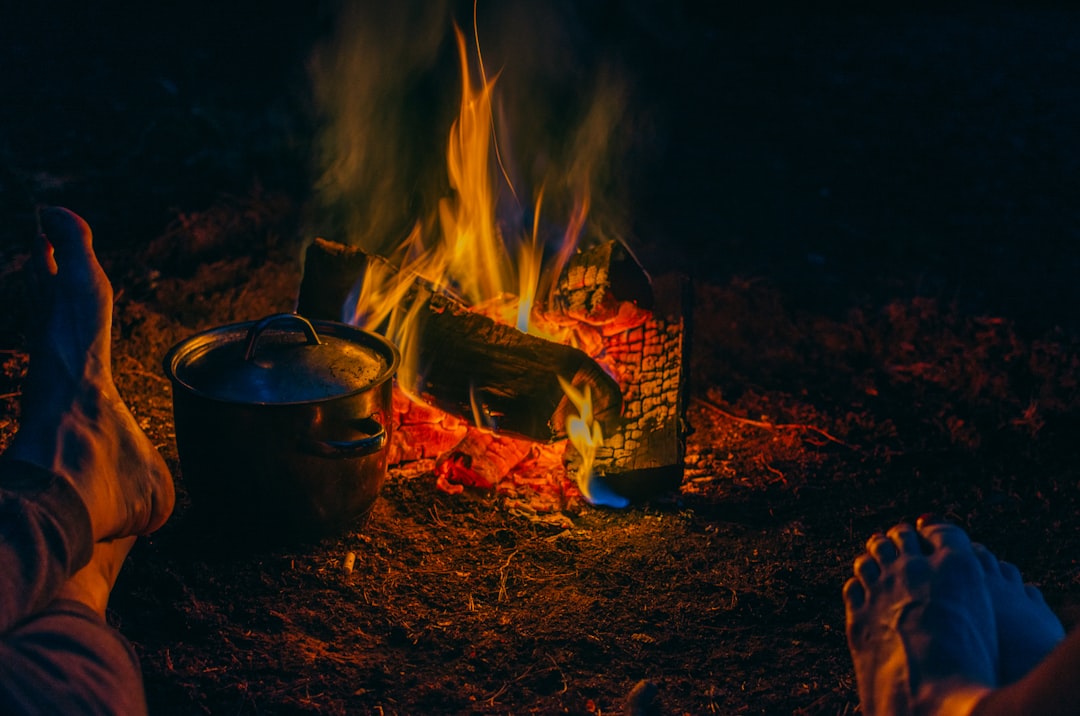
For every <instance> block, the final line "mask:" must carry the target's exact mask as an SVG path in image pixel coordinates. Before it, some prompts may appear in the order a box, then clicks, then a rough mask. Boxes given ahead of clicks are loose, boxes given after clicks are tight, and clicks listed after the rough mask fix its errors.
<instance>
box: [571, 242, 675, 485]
mask: <svg viewBox="0 0 1080 716" xmlns="http://www.w3.org/2000/svg"><path fill="white" fill-rule="evenodd" d="M619 251H620V250H619V247H618V246H616V245H615V244H614V242H608V244H607V245H606V247H605V245H600V246H598V247H594V248H593V249H591V250H590V251H584V252H581V253H579V254H577V255H576V256H575V257H574V258H573V259H572V261H571V262H570V264H569V265H568V267H567V270H566V271H565V273H564V276H563V278H562V280H561V281H560V283H559V291H558V294H557V295H556V297H555V300H554V301H553V305H560V304H561V305H562V306H565V307H566V308H565V310H566V312H567V314H568V315H572V316H573V317H575V318H577V319H579V320H583V321H586V322H588V323H590V324H592V325H594V326H596V327H597V329H598V330H599V332H600V334H601V336H602V338H601V353H602V356H603V357H602V360H603V362H604V363H605V365H607V366H609V367H611V368H612V369H613V370H614V372H615V376H616V379H617V381H618V383H619V387H620V389H621V391H622V397H623V420H622V422H621V424H620V425H619V426H618V427H617V429H616V430H614V431H611V432H608V431H605V432H604V444H603V446H602V447H600V448H599V449H598V450H597V454H596V459H595V463H594V465H593V471H594V472H595V473H598V474H601V475H604V476H605V478H606V480H607V482H608V484H609V485H610V486H611V487H612V488H613V489H615V490H616V491H617V492H619V493H620V494H623V495H625V496H628V497H631V498H641V497H647V496H649V495H652V494H656V493H657V492H661V491H666V490H671V489H675V488H677V487H678V485H679V484H680V483H681V482H682V477H683V462H684V458H685V455H686V438H687V435H688V432H689V428H688V424H687V422H686V410H687V400H688V392H687V389H688V380H687V378H688V369H689V355H690V325H689V315H690V312H689V296H690V291H689V284H688V282H687V280H686V279H685V278H684V277H682V276H679V275H674V274H671V275H665V276H662V277H658V278H657V279H653V280H651V281H650V280H649V279H648V277H647V276H646V275H645V273H644V271H643V270H641V269H640V267H638V266H637V264H636V262H633V261H632V257H629V256H620V253H619ZM616 263H618V264H619V268H618V272H617V273H616V270H615V269H614V268H613V267H614V266H615V264H616ZM635 267H636V268H637V270H638V271H639V272H640V276H641V279H635V278H634V276H633V272H634V269H635ZM615 275H619V276H620V277H621V278H620V279H619V282H618V283H616V282H615V281H614V280H613V276H615ZM643 285H647V286H649V289H650V291H649V293H650V296H649V297H645V298H643V297H642V295H641V294H642V288H641V287H642V286H643ZM646 306H648V307H650V310H645V307H646ZM567 457H568V461H569V468H568V469H570V470H576V468H577V464H578V462H579V460H580V457H579V456H578V455H577V453H576V451H574V450H568V451H567Z"/></svg>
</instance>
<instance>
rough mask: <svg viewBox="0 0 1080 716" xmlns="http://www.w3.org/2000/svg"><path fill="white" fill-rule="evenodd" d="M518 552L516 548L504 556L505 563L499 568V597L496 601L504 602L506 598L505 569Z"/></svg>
mask: <svg viewBox="0 0 1080 716" xmlns="http://www.w3.org/2000/svg"><path fill="white" fill-rule="evenodd" d="M517 553H518V550H516V549H515V550H514V551H513V552H511V553H510V556H509V557H507V558H506V563H505V564H503V566H502V567H500V568H499V597H498V601H500V602H504V601H506V599H507V596H506V570H507V569H509V568H510V560H512V559H513V558H514V555H515V554H517Z"/></svg>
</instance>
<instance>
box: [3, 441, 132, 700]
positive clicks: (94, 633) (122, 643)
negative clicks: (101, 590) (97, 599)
mask: <svg viewBox="0 0 1080 716" xmlns="http://www.w3.org/2000/svg"><path fill="white" fill-rule="evenodd" d="M93 547H94V545H93V536H92V532H91V526H90V515H89V514H88V513H87V511H86V507H85V505H83V503H82V500H81V499H80V498H79V496H78V494H77V493H76V492H75V490H74V488H72V487H71V486H70V485H69V484H68V483H67V481H66V480H64V479H63V478H60V477H58V476H56V475H53V474H52V473H50V472H48V471H46V470H42V469H41V468H38V467H35V466H33V465H29V464H27V463H22V462H18V461H14V460H0V713H2V714H11V715H12V716H14V715H17V714H64V715H65V716H67V715H68V714H122V715H123V716H132V715H134V716H138V715H139V714H145V713H146V697H145V694H144V691H143V684H142V675H141V672H140V670H139V663H138V659H137V658H136V656H135V652H134V651H133V650H132V648H131V645H130V644H129V643H128V642H127V640H126V639H124V637H123V636H121V635H120V633H119V632H117V631H116V630H115V629H113V628H111V627H110V626H109V625H108V624H106V623H105V622H104V620H102V619H101V617H100V616H99V615H98V614H96V613H95V612H94V611H93V610H92V609H91V608H90V607H88V606H86V605H84V604H81V603H80V602H75V601H70V600H63V599H57V598H56V595H57V594H58V592H59V591H60V589H61V587H63V585H64V584H65V582H66V581H67V579H68V577H70V576H71V575H73V574H74V573H75V572H76V571H78V570H79V569H80V568H82V567H83V566H85V565H86V564H87V563H88V562H89V561H90V557H91V554H92V552H93Z"/></svg>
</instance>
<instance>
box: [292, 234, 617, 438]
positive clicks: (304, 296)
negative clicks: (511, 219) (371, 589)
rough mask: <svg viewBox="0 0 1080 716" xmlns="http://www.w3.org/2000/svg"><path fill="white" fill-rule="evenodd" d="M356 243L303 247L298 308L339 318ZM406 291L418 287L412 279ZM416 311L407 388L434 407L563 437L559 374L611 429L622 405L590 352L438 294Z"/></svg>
mask: <svg viewBox="0 0 1080 716" xmlns="http://www.w3.org/2000/svg"><path fill="white" fill-rule="evenodd" d="M375 260H380V259H377V258H374V257H370V256H369V255H368V254H366V253H365V252H363V251H362V250H360V249H357V248H353V247H347V246H342V245H340V244H336V243H333V242H330V241H326V240H323V239H316V240H315V241H314V242H312V244H311V245H310V246H309V247H308V250H307V254H306V261H305V270H304V278H303V281H302V283H301V286H300V296H299V301H298V305H297V310H298V312H299V313H301V314H302V315H304V316H306V317H308V318H324V319H330V320H340V318H341V315H342V307H343V306H344V305H345V303H346V300H347V298H348V296H349V295H350V293H351V292H352V290H353V288H354V286H355V284H356V283H357V281H359V280H360V279H361V278H362V277H363V275H364V271H365V269H366V268H367V266H368V264H369V262H371V261H375ZM416 283H417V286H416V289H415V290H414V291H413V292H412V294H411V297H412V298H414V299H415V298H416V296H417V295H418V294H419V293H421V291H422V290H423V287H422V286H421V285H420V284H421V283H422V282H421V281H420V280H419V279H417V282H416ZM421 308H422V310H421V311H420V313H419V316H420V325H419V329H418V330H419V337H418V339H417V343H418V345H419V356H418V359H419V360H418V365H419V371H418V376H419V384H418V385H414V386H407V387H408V388H409V389H410V390H411V391H412V392H413V393H414V394H415V395H418V396H420V397H422V398H423V399H424V400H426V401H428V402H429V403H431V404H432V405H435V406H437V407H438V408H440V409H442V410H445V411H447V412H449V413H452V414H453V415H457V416H459V417H461V418H464V419H466V420H473V421H475V422H476V423H477V424H480V425H482V426H484V427H488V428H491V429H493V430H497V431H499V432H506V433H512V434H515V435H520V436H523V437H526V438H530V439H532V440H538V441H543V442H548V441H552V440H556V439H559V438H562V437H565V434H566V433H565V423H566V418H567V414H568V412H569V411H570V410H572V406H571V405H570V404H569V401H568V400H567V398H566V395H565V393H564V391H563V389H562V387H561V386H560V384H559V377H560V376H562V377H564V378H566V379H567V380H569V381H570V382H571V383H572V384H573V385H576V386H578V387H579V388H584V386H588V387H589V388H590V389H591V392H592V395H593V411H594V414H595V415H596V419H597V420H598V421H599V422H600V423H601V425H603V426H604V427H605V429H609V428H613V427H614V426H615V425H616V423H617V420H618V418H619V415H620V412H621V408H622V395H621V392H620V390H619V386H618V384H617V383H616V382H615V380H613V379H612V378H611V377H610V376H609V375H608V374H607V373H605V372H604V370H603V369H602V368H601V367H600V366H599V365H598V364H597V363H596V362H595V361H594V360H593V359H592V358H590V357H589V356H588V355H586V354H585V353H584V352H582V351H581V350H578V349H577V348H573V347H571V346H565V345H561V344H559V343H554V342H552V341H547V340H544V339H542V338H538V337H536V336H531V335H528V334H525V333H522V332H521V331H518V330H517V329H515V328H512V327H510V326H506V325H503V324H501V323H497V322H496V321H494V320H492V319H491V318H488V317H487V316H483V315H480V314H478V313H475V312H473V311H471V310H469V308H468V307H466V306H464V305H463V304H461V303H460V302H459V301H457V300H455V299H453V298H451V297H449V296H445V295H442V294H431V295H430V296H429V297H428V298H427V299H424V304H423V306H422V307H421Z"/></svg>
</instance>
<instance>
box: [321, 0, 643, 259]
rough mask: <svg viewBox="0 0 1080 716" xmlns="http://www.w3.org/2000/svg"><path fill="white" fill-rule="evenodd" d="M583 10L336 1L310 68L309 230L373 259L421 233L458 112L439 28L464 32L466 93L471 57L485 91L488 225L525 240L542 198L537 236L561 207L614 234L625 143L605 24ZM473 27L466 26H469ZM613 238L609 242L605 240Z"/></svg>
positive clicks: (521, 0) (625, 103) (625, 124)
mask: <svg viewBox="0 0 1080 716" xmlns="http://www.w3.org/2000/svg"><path fill="white" fill-rule="evenodd" d="M591 7H592V6H591V5H590V4H589V3H573V2H569V1H564V2H560V1H558V0H552V1H550V2H540V1H534V2H529V1H525V0H499V1H497V2H496V1H489V2H484V1H483V0H480V2H479V3H478V5H477V8H476V10H477V13H476V16H475V18H474V15H473V4H472V2H467V3H464V2H461V3H456V4H455V3H451V2H445V1H439V0H404V1H396V2H392V3H390V2H382V3H376V2H364V1H363V0H355V1H353V2H346V3H344V4H342V5H341V6H340V7H339V8H338V14H337V17H336V20H335V31H334V34H333V36H332V37H330V38H329V39H328V40H327V41H326V42H325V43H323V44H322V45H321V46H320V47H319V48H318V49H317V51H316V53H315V54H314V56H313V58H312V61H311V64H310V67H311V74H312V81H313V87H314V96H315V99H316V103H317V108H318V111H319V113H320V119H321V123H322V128H321V133H320V136H319V140H318V145H317V146H318V148H319V151H318V157H317V159H318V162H319V166H318V169H319V179H318V183H317V185H316V190H317V196H318V198H319V202H320V205H321V206H320V212H321V217H320V220H321V222H322V223H323V225H324V226H323V227H322V229H323V232H324V233H327V234H329V235H331V237H332V238H335V239H338V240H344V241H347V242H348V243H351V244H354V245H359V246H362V247H364V248H365V249H366V250H369V251H375V252H380V253H385V252H387V251H388V250H389V249H391V248H393V247H394V246H396V245H397V244H398V243H399V242H400V241H402V240H403V239H404V237H405V236H406V235H407V234H409V232H410V231H411V230H412V229H413V227H414V226H415V225H416V224H417V223H420V224H421V226H422V228H423V230H424V232H429V231H434V230H436V227H437V222H435V221H434V217H435V214H436V211H437V207H438V202H439V199H440V198H443V197H445V196H447V195H448V194H449V193H450V188H449V184H448V182H447V179H446V144H447V137H448V134H449V130H450V126H451V124H452V122H453V120H454V117H455V115H456V113H457V110H458V103H459V102H460V99H461V98H460V94H459V93H460V87H461V82H460V78H459V77H458V71H459V70H458V61H457V59H456V57H455V52H456V48H455V43H454V41H453V26H454V23H455V22H456V23H457V24H458V25H459V26H460V27H461V29H462V30H463V31H464V33H465V35H466V37H467V38H468V42H469V44H470V49H471V53H472V56H471V57H470V66H471V68H472V72H473V79H474V81H475V82H479V80H480V65H479V62H478V59H477V48H478V49H479V54H480V55H481V56H482V58H483V62H484V69H485V71H486V76H487V78H488V79H491V78H497V80H496V89H495V94H496V105H495V119H494V122H495V136H496V137H497V141H498V152H497V155H496V154H494V153H493V156H497V158H498V163H499V166H494V165H493V167H492V176H493V178H494V179H495V180H496V181H497V182H498V186H497V187H496V191H497V197H498V214H499V216H498V219H499V222H500V226H501V228H502V231H503V234H504V236H505V237H506V238H507V239H508V241H510V242H513V241H514V240H515V239H517V238H521V237H523V236H525V235H527V234H529V233H531V231H532V227H533V223H534V219H535V218H536V217H534V216H533V211H534V204H535V199H536V197H537V195H538V193H539V192H540V191H541V190H543V193H544V202H543V208H542V216H541V217H540V221H539V222H538V224H537V225H538V226H539V227H540V230H541V232H542V236H541V238H542V239H545V240H546V239H549V238H553V237H555V236H560V237H561V232H562V231H564V230H565V227H566V225H567V223H568V221H569V219H570V216H571V214H572V213H573V210H574V207H575V205H577V204H579V203H580V202H581V201H582V199H583V198H584V199H585V201H587V202H588V203H589V205H590V206H591V210H590V216H589V224H588V225H589V227H590V229H589V231H591V232H592V233H593V234H594V235H607V237H618V235H619V234H620V233H621V232H622V231H623V230H624V227H625V219H626V211H625V208H626V205H627V202H626V200H625V193H626V189H627V187H626V183H625V178H626V176H627V173H626V172H625V171H624V169H625V168H624V167H623V166H622V161H623V158H624V157H625V156H627V153H628V150H629V145H630V143H631V142H632V141H633V138H634V136H635V132H636V127H635V124H634V122H633V121H632V120H631V119H630V117H632V116H633V113H632V111H631V93H630V85H629V83H628V82H627V80H626V76H625V73H624V71H623V69H622V67H621V65H620V63H619V58H618V53H617V52H610V53H609V52H608V50H613V49H614V45H613V43H611V42H610V39H611V38H610V36H609V34H608V35H605V32H608V33H610V31H609V30H608V31H605V30H604V29H603V28H605V27H608V26H610V18H607V17H603V16H596V15H589V12H594V11H593V10H589V8H591ZM474 23H475V24H474ZM612 235H614V236H612Z"/></svg>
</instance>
